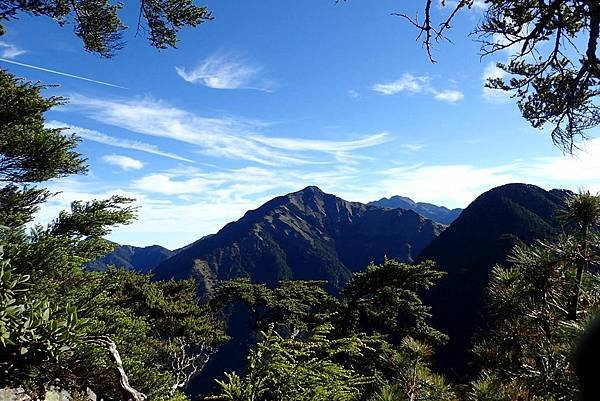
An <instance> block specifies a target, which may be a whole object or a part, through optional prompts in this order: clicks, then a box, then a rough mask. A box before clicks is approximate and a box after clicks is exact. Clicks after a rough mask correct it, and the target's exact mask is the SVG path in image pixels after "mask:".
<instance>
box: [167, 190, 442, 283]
mask: <svg viewBox="0 0 600 401" xmlns="http://www.w3.org/2000/svg"><path fill="white" fill-rule="evenodd" d="M443 229H444V226H443V225H441V224H439V223H435V222H433V221H431V220H429V219H426V218H424V217H423V216H421V215H419V214H417V213H416V212H414V211H412V210H403V209H385V208H380V207H377V206H372V205H366V204H362V203H359V202H349V201H345V200H343V199H341V198H339V197H337V196H335V195H331V194H326V193H324V192H323V191H321V190H320V189H319V188H318V187H315V186H309V187H306V188H304V189H302V190H300V191H297V192H292V193H289V194H286V195H282V196H278V197H275V198H273V199H271V200H270V201H268V202H266V203H265V204H263V205H262V206H260V207H259V208H257V209H254V210H250V211H248V212H246V213H245V214H244V216H243V217H242V218H241V219H239V220H237V221H235V222H231V223H228V224H227V225H225V226H224V227H223V228H222V229H221V230H220V231H219V232H218V233H216V234H215V235H212V236H210V237H208V238H206V239H204V240H202V241H197V242H196V243H194V244H193V245H192V246H190V247H188V248H186V249H184V250H182V251H181V252H180V253H178V254H176V255H174V256H173V257H171V258H169V259H167V260H165V261H164V262H162V263H161V264H160V265H159V266H158V268H157V269H156V271H155V278H157V279H165V278H171V277H174V278H185V277H190V276H193V277H196V278H198V279H200V280H201V281H202V282H203V283H204V288H205V289H209V287H210V285H211V282H212V281H214V280H215V279H227V278H233V277H250V278H252V279H253V280H254V281H256V282H263V283H266V284H268V285H275V284H276V282H277V281H279V280H282V279H303V280H327V281H328V283H329V289H330V290H333V291H336V290H339V289H340V288H341V286H342V285H343V284H344V283H345V282H346V281H347V280H348V279H349V278H350V275H351V274H352V272H354V271H358V270H360V269H362V268H364V267H366V265H367V264H368V263H370V262H371V261H374V260H375V261H377V260H379V259H382V258H383V256H385V255H387V256H388V257H394V258H398V259H400V260H403V261H406V262H410V261H412V260H413V259H414V258H415V257H416V256H417V255H418V253H419V252H420V251H421V250H422V249H423V248H424V247H425V246H426V245H427V244H428V243H429V242H430V241H431V240H432V239H433V238H434V237H435V236H437V235H438V234H439V233H440V232H441V231H442V230H443Z"/></svg>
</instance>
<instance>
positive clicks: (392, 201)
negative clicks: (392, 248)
mask: <svg viewBox="0 0 600 401" xmlns="http://www.w3.org/2000/svg"><path fill="white" fill-rule="evenodd" d="M368 205H374V206H379V207H387V208H391V209H398V208H402V209H408V210H413V211H415V212H417V213H419V214H420V215H422V216H424V217H426V218H428V219H430V220H433V221H436V222H438V223H441V224H445V225H449V224H450V223H452V222H453V221H454V220H456V219H457V218H458V216H459V215H460V213H461V212H462V211H463V209H461V208H455V209H449V208H447V207H445V206H438V205H434V204H432V203H426V202H415V201H413V200H412V199H411V198H409V197H406V196H400V195H394V196H392V197H390V198H385V197H384V198H381V199H379V200H377V201H373V202H369V203H368Z"/></svg>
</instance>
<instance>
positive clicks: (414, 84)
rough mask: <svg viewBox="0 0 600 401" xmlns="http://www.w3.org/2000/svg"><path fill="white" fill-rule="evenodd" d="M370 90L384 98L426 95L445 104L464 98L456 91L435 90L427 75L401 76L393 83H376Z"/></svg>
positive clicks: (407, 74) (406, 74)
mask: <svg viewBox="0 0 600 401" xmlns="http://www.w3.org/2000/svg"><path fill="white" fill-rule="evenodd" d="M371 90H373V91H375V92H378V93H380V94H382V95H386V96H391V95H396V94H398V93H401V92H408V93H418V94H427V95H432V96H433V97H434V98H435V99H436V100H439V101H442V102H447V103H456V102H458V101H460V100H462V99H463V98H464V94H463V93H462V92H461V91H459V90H456V89H443V90H439V89H436V88H435V87H434V86H433V85H432V83H431V78H430V77H429V76H427V75H420V76H415V75H412V74H409V73H405V74H403V75H402V77H401V78H400V79H397V80H395V81H390V82H383V83H377V84H375V85H373V86H372V87H371Z"/></svg>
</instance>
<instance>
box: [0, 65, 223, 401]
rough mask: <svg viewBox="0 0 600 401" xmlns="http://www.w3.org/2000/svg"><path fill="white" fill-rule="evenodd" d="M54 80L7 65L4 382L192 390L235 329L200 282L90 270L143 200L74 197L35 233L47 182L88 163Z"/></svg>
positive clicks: (1, 323)
mask: <svg viewBox="0 0 600 401" xmlns="http://www.w3.org/2000/svg"><path fill="white" fill-rule="evenodd" d="M42 89H43V87H42V86H39V85H33V84H30V83H27V82H24V81H21V80H18V79H15V78H14V77H12V76H11V75H10V74H7V73H5V72H3V71H0V183H1V185H2V186H1V187H0V226H2V229H1V230H0V245H3V247H4V256H3V257H4V258H6V259H3V260H2V261H1V262H0V287H1V288H2V290H3V291H2V297H1V298H2V299H1V300H0V333H1V334H0V336H1V338H2V340H1V341H0V368H1V369H2V374H1V375H0V386H5V385H12V386H25V387H27V388H28V389H29V390H35V389H40V388H43V387H44V386H45V385H47V384H48V383H50V382H53V381H54V380H56V379H59V380H60V383H61V386H63V387H65V388H67V389H68V390H70V391H71V392H72V393H73V394H74V395H76V394H77V393H78V392H81V391H83V390H84V389H85V387H86V386H87V387H90V388H92V389H93V390H94V391H97V392H98V393H99V394H100V395H101V396H104V397H109V399H119V398H124V399H134V400H136V401H142V400H145V399H146V398H150V399H160V400H162V399H169V398H173V399H176V398H181V397H183V395H182V392H181V391H182V390H183V389H185V387H186V385H187V383H188V382H189V380H190V379H191V378H192V377H193V376H194V375H195V374H196V373H197V372H198V371H199V370H201V369H202V367H203V366H204V364H205V363H206V361H207V360H208V358H209V357H210V356H211V355H212V353H213V352H214V347H215V346H216V345H217V344H218V343H219V342H220V341H222V340H223V339H224V335H223V330H222V328H221V325H220V324H219V323H218V322H217V321H216V319H215V318H214V316H213V314H212V313H211V312H210V311H209V310H208V308H207V307H206V306H205V305H200V304H199V303H198V301H197V299H196V285H195V283H194V282H191V281H183V282H173V281H170V282H158V283H151V282H150V277H149V276H143V275H138V274H135V273H128V272H122V271H116V270H110V271H109V272H107V273H87V272H85V271H84V269H83V266H84V265H85V264H86V263H88V262H90V261H92V260H94V259H96V258H97V257H98V256H101V255H103V254H104V253H106V252H108V251H110V250H111V249H112V246H113V245H112V244H111V243H109V242H108V241H106V240H104V239H103V237H104V236H105V235H107V234H108V233H110V231H111V229H112V228H113V227H114V226H115V225H119V224H129V223H130V222H131V221H132V220H133V219H134V218H135V213H136V209H135V207H132V206H131V203H132V201H133V200H132V199H128V198H125V197H121V196H113V197H111V198H109V199H105V200H93V201H90V202H73V203H72V205H71V209H70V210H69V211H62V212H61V213H60V214H59V215H58V216H57V218H56V219H55V220H54V221H52V222H51V223H49V224H48V225H47V226H45V227H44V226H41V225H36V226H34V227H33V228H32V229H31V230H30V231H29V232H28V231H27V227H26V225H27V224H28V223H30V222H31V221H32V220H33V218H34V215H35V213H36V212H37V210H38V209H39V207H40V205H41V204H42V203H43V202H44V201H45V200H47V199H48V198H49V197H51V196H52V194H51V193H50V192H49V191H48V190H47V189H45V188H43V187H38V186H36V185H41V184H42V183H43V182H44V181H46V180H49V179H52V178H60V177H64V176H67V175H70V174H74V173H81V172H85V170H86V166H85V160H84V159H83V157H82V156H81V155H80V154H79V153H78V152H77V151H76V146H77V143H78V140H77V138H76V137H75V136H72V135H71V136H66V135H64V134H63V133H62V132H61V130H60V129H47V128H45V127H44V112H45V111H47V110H49V109H50V108H51V107H53V106H55V105H58V104H60V103H61V102H62V101H63V100H62V99H58V98H44V97H43V96H41V93H40V92H41V90H42ZM9 260H10V264H9Z"/></svg>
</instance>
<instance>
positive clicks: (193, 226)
mask: <svg viewBox="0 0 600 401" xmlns="http://www.w3.org/2000/svg"><path fill="white" fill-rule="evenodd" d="M83 180H85V181H83ZM511 182H526V183H532V184H535V185H539V186H541V187H543V188H546V189H551V188H568V189H572V190H577V189H578V188H580V187H583V188H588V189H590V190H591V191H600V139H594V140H590V141H588V142H587V143H586V146H585V149H584V150H583V151H581V152H579V153H578V154H577V155H576V156H575V157H574V158H573V157H570V156H559V155H557V156H554V157H545V158H533V159H530V160H524V161H519V162H514V163H506V164H500V165H490V166H476V165H472V164H466V163H464V164H415V165H402V166H398V167H393V168H389V169H386V170H383V171H376V172H371V171H366V170H363V169H360V168H358V169H354V168H351V167H348V166H336V167H330V168H326V169H322V170H321V171H305V170H302V169H299V170H295V169H290V168H278V169H271V168H259V167H246V168H238V169H222V170H220V171H214V170H213V171H202V170H199V169H197V168H194V167H187V168H179V169H173V170H164V171H158V172H152V173H149V174H147V175H145V176H144V177H142V178H140V179H135V180H133V181H132V182H131V183H130V184H128V185H125V186H124V187H123V184H120V185H121V188H110V187H107V185H108V184H103V183H102V182H98V181H97V178H94V177H87V178H77V179H63V180H60V181H58V182H53V183H52V185H51V186H50V189H51V190H52V191H62V192H61V193H60V194H59V195H58V196H57V197H56V198H53V199H52V200H51V201H50V202H48V204H47V205H46V206H44V209H43V210H42V212H41V214H40V216H39V217H38V221H44V222H47V221H50V220H51V219H52V218H54V217H55V216H56V214H57V213H58V211H59V210H60V209H63V208H65V207H68V204H69V202H71V201H73V200H77V199H82V200H90V199H94V198H105V197H107V196H110V195H112V194H122V195H126V196H130V197H134V198H136V199H137V200H138V201H137V204H138V205H140V206H141V209H140V215H139V219H138V220H137V221H136V222H134V223H133V224H132V225H130V226H126V227H121V228H118V229H117V231H116V232H115V234H114V235H113V236H111V237H110V238H111V239H114V240H117V241H120V242H122V243H133V244H134V245H135V244H137V245H141V244H145V245H148V244H150V243H159V244H161V245H166V246H169V247H172V248H174V247H177V246H181V245H184V244H185V243H188V242H192V241H193V240H195V239H197V238H200V237H201V236H203V235H206V234H210V233H214V232H216V231H217V230H219V229H220V228H221V227H223V226H224V225H225V224H226V223H228V222H230V221H233V220H236V219H238V218H240V217H241V216H242V215H243V214H244V213H245V212H246V211H247V210H250V209H254V208H257V207H258V206H260V205H261V204H263V203H264V202H265V201H267V200H269V199H271V198H273V197H275V196H278V195H282V194H285V193H288V192H292V191H297V190H299V189H301V188H303V187H305V186H307V185H317V186H319V187H320V188H321V189H323V190H324V191H326V192H329V193H334V194H336V195H338V196H341V197H342V198H344V199H347V200H351V201H361V202H367V201H371V200H374V199H379V198H381V197H382V196H391V195H404V196H409V197H411V198H413V199H415V200H417V201H423V202H432V203H436V204H440V205H445V206H447V207H465V206H467V205H468V204H469V203H470V202H471V201H473V200H474V199H475V198H476V197H477V196H478V195H480V194H481V193H483V192H485V191H487V190H489V189H491V188H493V187H495V186H499V185H503V184H507V183H511ZM142 238H143V239H142Z"/></svg>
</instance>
